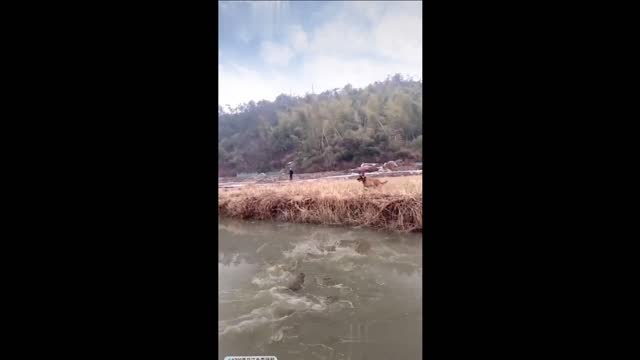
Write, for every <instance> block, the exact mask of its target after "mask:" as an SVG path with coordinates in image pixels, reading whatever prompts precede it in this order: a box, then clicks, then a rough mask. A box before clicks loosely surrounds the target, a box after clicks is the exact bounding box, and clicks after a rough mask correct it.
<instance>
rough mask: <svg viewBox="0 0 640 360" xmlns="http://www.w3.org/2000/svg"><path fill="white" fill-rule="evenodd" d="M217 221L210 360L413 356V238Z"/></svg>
mask: <svg viewBox="0 0 640 360" xmlns="http://www.w3.org/2000/svg"><path fill="white" fill-rule="evenodd" d="M218 221H219V222H218V223H219V225H218V226H219V227H218V234H219V245H218V271H219V275H218V276H219V282H218V284H219V285H218V297H219V299H218V300H219V301H218V311H219V323H218V343H219V353H218V358H219V359H224V357H225V356H231V355H244V356H249V355H270V356H276V357H277V358H278V360H288V359H314V360H315V359H318V360H323V359H324V360H342V359H344V360H362V359H368V360H373V359H385V360H387V359H420V358H422V247H421V246H422V245H421V235H419V234H396V233H387V232H377V231H371V230H362V229H353V228H344V227H329V226H316V225H305V224H286V223H274V222H259V221H240V220H231V219H219V220H218ZM300 273H304V274H305V278H304V282H303V283H302V284H301V288H300V289H299V290H297V291H293V290H291V289H290V287H291V288H294V289H295V288H296V286H295V284H296V276H299V274H300ZM298 280H299V279H298ZM297 283H298V284H300V282H299V281H297ZM292 285H293V286H292Z"/></svg>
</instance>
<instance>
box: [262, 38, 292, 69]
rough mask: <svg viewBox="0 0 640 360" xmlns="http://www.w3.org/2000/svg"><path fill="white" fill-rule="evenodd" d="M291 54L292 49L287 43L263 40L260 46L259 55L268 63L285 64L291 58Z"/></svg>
mask: <svg viewBox="0 0 640 360" xmlns="http://www.w3.org/2000/svg"><path fill="white" fill-rule="evenodd" d="M293 55H294V54H293V50H291V49H290V48H289V47H288V46H287V45H280V44H276V43H274V42H271V41H264V42H263V43H262V45H261V47H260V56H261V57H262V60H263V61H264V62H265V63H267V64H269V65H275V66H286V65H287V64H289V61H290V60H291V58H293Z"/></svg>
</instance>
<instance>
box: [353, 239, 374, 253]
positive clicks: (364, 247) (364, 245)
mask: <svg viewBox="0 0 640 360" xmlns="http://www.w3.org/2000/svg"><path fill="white" fill-rule="evenodd" d="M370 249H371V244H369V243H368V242H366V241H364V240H360V241H358V244H357V245H356V252H357V253H358V254H366V253H367V252H369V250H370Z"/></svg>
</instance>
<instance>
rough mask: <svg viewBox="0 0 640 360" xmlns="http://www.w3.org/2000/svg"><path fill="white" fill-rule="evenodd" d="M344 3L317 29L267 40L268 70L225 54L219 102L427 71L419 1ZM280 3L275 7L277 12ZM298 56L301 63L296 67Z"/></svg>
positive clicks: (262, 51) (264, 54)
mask: <svg viewBox="0 0 640 360" xmlns="http://www.w3.org/2000/svg"><path fill="white" fill-rule="evenodd" d="M255 6H256V7H260V6H265V9H266V5H260V4H258V5H255ZM336 6H337V5H336ZM342 6H343V8H341V9H336V11H335V12H334V13H333V14H335V15H332V16H331V17H330V18H328V19H327V21H326V22H324V23H323V24H320V25H319V26H317V27H316V28H315V29H311V30H308V31H305V30H304V29H303V28H302V27H301V26H300V25H294V26H289V27H288V31H287V36H285V37H284V38H282V39H280V41H281V42H280V43H276V42H273V41H267V40H265V41H263V42H262V43H261V47H260V49H259V54H260V58H261V60H262V64H266V69H264V68H261V69H258V68H249V67H248V66H237V65H238V64H240V63H242V60H243V59H237V60H235V61H234V59H223V58H222V57H221V61H223V60H226V61H224V63H225V65H227V64H228V65H229V66H225V67H219V71H220V103H221V104H225V103H229V104H232V105H237V104H238V103H241V102H248V101H250V100H254V101H256V102H257V101H260V100H262V99H266V100H269V101H273V100H274V99H275V98H276V97H277V96H278V95H279V94H281V93H289V91H291V92H292V93H293V94H294V95H300V96H301V95H304V94H305V93H307V92H311V86H312V84H313V87H314V89H315V92H316V93H320V92H322V91H325V90H329V89H333V88H341V87H343V86H344V85H346V84H347V83H350V84H351V85H353V86H354V87H363V86H366V85H368V84H371V83H373V82H375V81H382V80H384V79H385V77H386V76H387V75H393V74H395V73H401V74H403V75H405V74H409V75H411V76H414V77H416V78H420V77H421V76H422V4H421V3H420V2H388V3H383V2H348V3H342ZM277 7H278V6H273V5H272V6H271V9H272V10H275V11H273V12H278V11H277ZM273 12H272V13H273ZM296 57H299V58H300V60H301V65H300V66H291V63H292V60H293V59H294V58H296ZM229 60H230V61H229ZM233 64H235V65H233Z"/></svg>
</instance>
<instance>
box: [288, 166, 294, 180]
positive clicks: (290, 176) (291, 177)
mask: <svg viewBox="0 0 640 360" xmlns="http://www.w3.org/2000/svg"><path fill="white" fill-rule="evenodd" d="M291 180H293V169H291V168H289V181H291Z"/></svg>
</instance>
